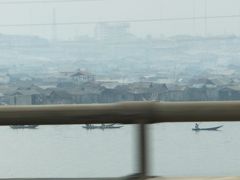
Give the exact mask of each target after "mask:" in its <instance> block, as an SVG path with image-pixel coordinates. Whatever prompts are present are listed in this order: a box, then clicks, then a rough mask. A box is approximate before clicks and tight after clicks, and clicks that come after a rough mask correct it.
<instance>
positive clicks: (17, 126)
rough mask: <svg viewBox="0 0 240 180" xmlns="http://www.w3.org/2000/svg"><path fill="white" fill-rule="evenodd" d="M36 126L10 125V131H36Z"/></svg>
mask: <svg viewBox="0 0 240 180" xmlns="http://www.w3.org/2000/svg"><path fill="white" fill-rule="evenodd" d="M37 127H38V125H12V126H10V128H12V129H36V128H37Z"/></svg>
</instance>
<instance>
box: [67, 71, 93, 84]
mask: <svg viewBox="0 0 240 180" xmlns="http://www.w3.org/2000/svg"><path fill="white" fill-rule="evenodd" d="M71 78H72V80H73V81H74V82H76V83H82V82H91V81H95V75H93V74H91V73H89V72H86V71H81V70H79V71H77V72H76V73H74V74H72V75H71Z"/></svg>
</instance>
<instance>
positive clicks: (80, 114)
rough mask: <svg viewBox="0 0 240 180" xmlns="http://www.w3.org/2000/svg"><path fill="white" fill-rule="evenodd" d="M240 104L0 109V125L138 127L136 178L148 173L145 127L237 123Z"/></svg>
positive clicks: (209, 103) (163, 103) (140, 103)
mask: <svg viewBox="0 0 240 180" xmlns="http://www.w3.org/2000/svg"><path fill="white" fill-rule="evenodd" d="M239 120H240V101H228V102H225V101H224V102H221V101H220V102H219V101H218V102H206V101H205V102H123V103H114V104H88V105H41V106H38V105H34V106H1V107H0V125H1V126H3V125H26V124H27V125H57V124H58V125H61V124H65V125H67V124H100V123H122V124H139V130H138V132H139V135H138V137H139V141H138V142H139V163H138V164H139V177H140V178H146V177H147V175H148V174H147V170H148V166H147V165H148V162H147V161H148V158H147V142H148V138H147V135H148V133H147V127H146V124H153V123H163V122H198V121H201V122H202V121H206V122H207V121H239Z"/></svg>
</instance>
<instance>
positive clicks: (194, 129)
mask: <svg viewBox="0 0 240 180" xmlns="http://www.w3.org/2000/svg"><path fill="white" fill-rule="evenodd" d="M221 127H223V125H222V126H216V127H210V128H193V129H192V130H193V131H217V130H218V129H219V128H221Z"/></svg>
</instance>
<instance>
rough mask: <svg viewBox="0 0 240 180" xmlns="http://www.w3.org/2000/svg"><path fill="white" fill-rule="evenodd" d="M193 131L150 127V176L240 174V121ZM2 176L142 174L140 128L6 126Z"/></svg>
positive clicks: (187, 126) (0, 131)
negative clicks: (12, 127) (86, 128)
mask: <svg viewBox="0 0 240 180" xmlns="http://www.w3.org/2000/svg"><path fill="white" fill-rule="evenodd" d="M219 124H224V127H223V128H222V129H221V131H212V132H211V131H206V132H203V131H202V132H198V133H196V132H193V131H192V130H191V128H192V127H193V125H194V124H193V123H174V124H168V123H166V124H157V125H152V126H150V127H149V131H150V148H149V156H150V160H151V163H150V164H151V166H150V173H151V174H152V175H164V176H197V175H203V176H214V175H218V176H224V175H240V169H239V167H240V156H239V154H240V131H239V130H240V123H201V124H200V126H206V127H208V126H215V125H219ZM0 143H1V148H0V160H1V163H0V176H1V177H3V178H5V177H111V176H124V175H128V174H131V173H135V172H137V163H136V158H137V152H136V150H137V138H136V126H124V127H123V128H121V129H114V130H104V131H102V130H91V131H88V130H85V129H83V128H82V127H81V126H80V125H79V126H39V128H38V129H35V130H31V129H20V130H19V129H18V130H16V129H11V128H10V127H1V128H0Z"/></svg>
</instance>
